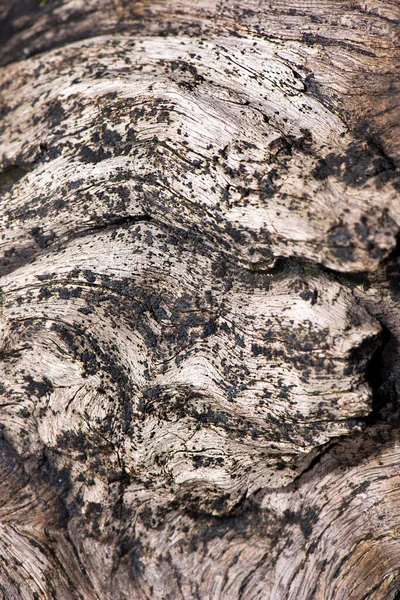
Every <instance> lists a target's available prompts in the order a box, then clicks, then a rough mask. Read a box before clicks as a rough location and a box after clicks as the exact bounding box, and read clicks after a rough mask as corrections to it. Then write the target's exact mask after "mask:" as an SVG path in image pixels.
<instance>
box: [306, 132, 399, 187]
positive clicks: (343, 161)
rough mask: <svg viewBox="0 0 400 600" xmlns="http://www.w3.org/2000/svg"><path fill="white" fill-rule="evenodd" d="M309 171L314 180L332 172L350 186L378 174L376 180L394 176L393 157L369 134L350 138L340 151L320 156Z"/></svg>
mask: <svg viewBox="0 0 400 600" xmlns="http://www.w3.org/2000/svg"><path fill="white" fill-rule="evenodd" d="M312 174H313V176H314V177H315V179H318V180H324V179H326V178H327V177H329V176H332V175H333V176H335V177H337V178H338V179H342V180H343V181H344V182H345V183H346V184H347V185H349V186H351V187H360V186H363V185H365V184H366V183H367V181H368V180H369V179H371V178H372V177H377V176H379V181H380V183H383V182H385V181H388V180H393V179H394V178H396V177H398V174H396V167H395V164H394V162H393V160H392V159H391V158H390V157H388V156H387V155H386V154H385V153H384V151H383V150H382V148H381V147H380V146H379V145H378V144H377V143H376V142H375V141H374V140H373V139H372V138H370V137H368V138H367V139H365V140H357V141H355V142H353V143H352V144H350V145H349V146H348V147H347V149H346V152H345V153H343V154H334V153H330V154H328V155H327V156H326V157H325V158H323V159H320V160H319V161H318V164H317V166H316V167H315V169H314V171H313V173H312Z"/></svg>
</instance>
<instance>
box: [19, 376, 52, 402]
mask: <svg viewBox="0 0 400 600" xmlns="http://www.w3.org/2000/svg"><path fill="white" fill-rule="evenodd" d="M24 380H25V381H26V382H27V384H26V385H25V386H24V387H25V390H26V391H27V392H28V394H29V395H31V396H37V397H38V398H42V397H43V396H47V395H48V394H51V393H52V392H53V390H54V388H53V384H52V382H51V381H50V379H48V378H47V377H45V376H44V377H43V378H42V380H41V381H35V380H34V379H33V377H32V376H31V375H26V376H25V377H24Z"/></svg>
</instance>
